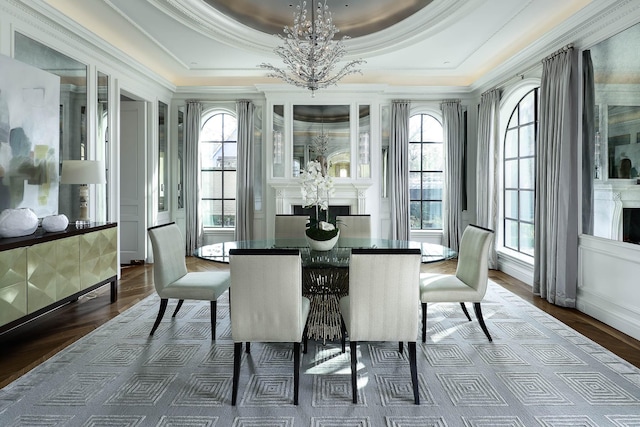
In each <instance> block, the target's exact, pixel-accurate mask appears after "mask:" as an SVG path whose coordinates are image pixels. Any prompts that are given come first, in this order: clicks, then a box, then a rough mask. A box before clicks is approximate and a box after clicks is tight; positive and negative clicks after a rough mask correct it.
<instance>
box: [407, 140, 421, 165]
mask: <svg viewBox="0 0 640 427" xmlns="http://www.w3.org/2000/svg"><path fill="white" fill-rule="evenodd" d="M421 146H422V144H409V170H410V171H419V170H420V147H421Z"/></svg>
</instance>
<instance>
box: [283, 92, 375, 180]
mask: <svg viewBox="0 0 640 427" xmlns="http://www.w3.org/2000/svg"><path fill="white" fill-rule="evenodd" d="M367 110H368V107H367ZM350 141H351V128H350V106H349V105H294V106H293V176H299V175H300V170H301V168H304V167H305V165H306V164H307V162H309V161H311V160H318V161H319V162H320V164H321V165H322V167H323V169H324V170H325V171H326V173H328V174H329V176H332V177H340V178H348V177H350V176H351V144H350Z"/></svg>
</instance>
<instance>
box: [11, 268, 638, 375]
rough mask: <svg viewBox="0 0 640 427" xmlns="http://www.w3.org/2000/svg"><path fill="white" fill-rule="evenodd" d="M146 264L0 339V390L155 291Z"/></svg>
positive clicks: (558, 313) (626, 341) (517, 287)
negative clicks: (114, 289) (114, 288)
mask: <svg viewBox="0 0 640 427" xmlns="http://www.w3.org/2000/svg"><path fill="white" fill-rule="evenodd" d="M187 266H188V268H189V270H190V271H204V270H212V269H226V268H228V266H226V265H221V264H214V263H211V262H207V261H202V260H198V259H196V258H191V257H190V258H187ZM455 268H456V262H455V261H446V262H441V263H437V264H430V265H424V266H423V269H425V270H428V271H434V272H442V273H449V274H452V273H454V272H455ZM152 276H153V274H152V271H151V266H150V265H141V266H127V267H124V268H123V270H122V279H121V280H120V282H119V290H118V301H116V302H115V303H113V304H111V303H110V298H109V286H104V287H102V288H101V289H98V290H97V291H96V292H93V293H91V294H88V295H86V296H84V297H81V298H80V299H79V300H78V301H77V302H74V303H71V304H68V305H66V306H64V307H60V308H59V309H57V310H55V311H54V312H51V313H48V314H46V315H44V316H41V317H40V318H38V319H35V320H33V321H32V322H30V323H28V324H26V325H23V326H21V327H19V328H16V329H14V330H12V331H9V332H7V333H5V334H3V335H0V346H1V348H2V350H3V351H2V353H1V354H0V387H4V386H6V385H7V384H9V383H10V382H12V381H14V380H15V379H17V378H19V377H20V376H22V375H23V374H25V373H27V372H28V371H29V370H31V369H33V368H34V367H35V366H37V365H39V364H40V363H42V362H44V361H45V360H47V359H48V358H50V357H51V356H53V355H54V354H56V353H57V352H59V351H60V350H62V349H64V348H65V347H66V346H68V345H69V344H71V343H73V342H74V341H76V340H78V339H79V338H81V337H82V336H84V335H86V334H88V333H89V332H91V331H93V330H94V329H96V328H97V327H98V326H100V325H102V324H103V323H105V322H107V321H108V320H110V319H112V318H113V317H115V316H117V315H118V314H120V313H122V312H123V311H125V310H127V309H128V308H130V307H131V306H133V305H134V304H136V303H138V302H139V301H141V300H142V299H144V298H145V297H147V296H148V295H150V294H152V293H153V292H154V288H153V282H152ZM489 277H490V278H491V279H492V280H493V281H495V282H496V283H498V284H500V285H501V286H503V287H504V288H506V289H508V290H509V291H511V292H513V293H515V294H516V295H518V296H520V297H521V298H523V299H524V300H526V301H528V302H530V303H531V304H533V305H535V306H536V307H538V308H540V309H541V310H544V311H546V312H547V313H549V314H551V315H552V316H554V317H556V318H557V319H559V320H560V321H562V322H564V323H565V324H567V325H568V326H570V327H572V328H574V329H575V330H577V331H578V332H580V333H582V334H583V335H585V336H587V337H588V338H590V339H592V340H593V341H595V342H597V343H599V344H600V345H602V346H603V347H605V348H607V349H608V350H610V351H611V352H613V353H615V354H617V355H618V356H620V357H621V358H623V359H625V360H627V361H629V362H630V363H632V364H633V365H635V366H637V367H639V368H640V341H638V340H635V339H633V338H631V337H629V336H628V335H625V334H623V333H621V332H619V331H617V330H615V329H613V328H611V327H609V326H607V325H604V324H603V323H601V322H599V321H597V320H595V319H593V318H591V317H589V316H587V315H585V314H583V313H580V312H579V311H577V310H573V309H564V308H560V307H556V306H553V305H551V304H549V303H547V302H546V301H545V300H543V299H542V298H539V297H536V296H534V295H533V294H532V293H531V290H530V288H529V287H528V286H527V285H526V284H524V283H522V282H520V281H518V280H516V279H514V278H513V277H510V276H508V275H507V274H504V273H502V272H500V271H490V272H489Z"/></svg>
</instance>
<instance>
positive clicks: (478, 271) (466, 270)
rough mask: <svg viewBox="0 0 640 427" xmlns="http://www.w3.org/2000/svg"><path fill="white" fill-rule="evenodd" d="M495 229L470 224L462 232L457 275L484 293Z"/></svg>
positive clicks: (480, 292)
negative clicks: (490, 247)
mask: <svg viewBox="0 0 640 427" xmlns="http://www.w3.org/2000/svg"><path fill="white" fill-rule="evenodd" d="M492 238H493V230H489V229H488V228H482V227H478V226H477V225H469V226H467V228H465V230H464V232H463V233H462V239H461V240H460V249H459V250H458V266H457V268H456V277H457V278H458V279H460V280H462V281H463V282H464V283H466V284H467V285H468V286H470V287H472V288H473V289H475V290H477V291H478V293H479V294H481V295H484V293H485V292H486V291H487V281H488V277H489V244H490V243H491V239H492Z"/></svg>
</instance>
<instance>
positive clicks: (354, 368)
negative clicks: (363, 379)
mask: <svg viewBox="0 0 640 427" xmlns="http://www.w3.org/2000/svg"><path fill="white" fill-rule="evenodd" d="M349 349H350V350H351V389H352V392H353V403H358V378H357V377H358V355H357V352H358V343H357V342H356V341H349Z"/></svg>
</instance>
